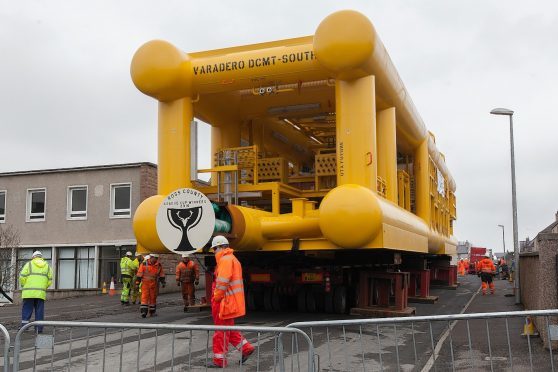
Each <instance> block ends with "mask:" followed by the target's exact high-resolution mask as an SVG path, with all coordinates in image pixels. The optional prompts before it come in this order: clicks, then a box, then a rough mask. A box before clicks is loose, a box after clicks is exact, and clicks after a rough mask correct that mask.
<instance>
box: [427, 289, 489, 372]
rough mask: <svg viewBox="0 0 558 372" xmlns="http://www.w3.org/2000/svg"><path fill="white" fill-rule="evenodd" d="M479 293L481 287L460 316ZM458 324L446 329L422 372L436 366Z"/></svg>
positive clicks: (454, 322)
mask: <svg viewBox="0 0 558 372" xmlns="http://www.w3.org/2000/svg"><path fill="white" fill-rule="evenodd" d="M479 293H480V287H479V289H477V291H476V292H475V293H474V294H473V295H472V296H471V298H470V299H469V302H467V303H466V304H465V306H464V307H463V309H462V310H461V312H460V313H459V314H463V313H464V312H465V311H467V309H468V308H469V305H471V302H473V300H474V299H475V297H476V296H477V295H478V294H479ZM456 324H457V320H454V321H453V322H452V323H451V324H450V326H449V328H448V329H446V331H445V332H444V334H443V335H442V337H440V340H438V342H437V343H436V347H435V348H434V353H433V354H432V355H431V356H430V358H429V359H428V361H427V362H426V364H425V365H424V367H423V368H422V369H421V371H420V372H429V371H430V370H431V369H432V367H433V366H434V362H436V359H437V358H438V357H439V356H440V350H441V349H442V346H443V345H444V342H445V341H446V338H448V336H449V334H450V332H451V331H452V329H453V327H455V325H456ZM434 355H436V358H434Z"/></svg>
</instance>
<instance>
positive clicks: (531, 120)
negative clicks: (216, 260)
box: [0, 0, 558, 251]
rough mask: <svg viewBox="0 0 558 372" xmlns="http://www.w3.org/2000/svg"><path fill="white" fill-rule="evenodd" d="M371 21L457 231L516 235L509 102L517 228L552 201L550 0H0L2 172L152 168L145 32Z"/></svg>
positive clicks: (292, 32) (188, 39)
mask: <svg viewBox="0 0 558 372" xmlns="http://www.w3.org/2000/svg"><path fill="white" fill-rule="evenodd" d="M340 9H354V10H358V11H360V12H362V13H364V14H365V15H367V16H368V17H369V18H370V19H371V21H372V23H373V24H374V25H375V27H376V30H377V32H378V34H379V35H380V38H381V39H382V41H383V43H384V44H385V46H386V48H387V50H388V52H389V54H390V55H391V57H392V59H393V61H394V64H395V66H396V68H397V69H398V71H399V73H400V75H401V77H402V79H403V81H404V83H405V85H406V87H407V90H408V91H409V93H410V94H411V97H412V98H413V100H414V102H415V104H416V106H417V108H418V111H419V113H420V114H421V116H422V118H423V119H424V122H425V123H426V125H427V127H428V128H429V130H431V131H432V132H434V134H435V135H436V139H437V145H438V147H439V149H440V150H441V151H442V152H444V153H445V155H446V161H447V164H448V167H449V169H450V171H451V172H452V174H453V176H454V178H455V180H456V183H457V201H458V221H457V224H456V237H457V238H458V239H459V240H465V239H468V240H469V241H472V242H473V243H475V244H476V245H479V246H487V247H489V248H494V249H496V250H497V251H501V250H502V240H501V230H500V229H499V228H498V226H497V225H498V224H503V225H505V226H506V246H507V247H508V248H510V247H512V246H513V243H512V223H511V221H512V218H511V216H512V213H511V184H510V154H509V126H508V121H507V118H506V117H498V116H491V115H489V114H488V113H489V111H490V110H491V109H492V108H494V107H507V108H510V109H512V110H514V111H516V114H515V116H514V122H515V127H514V129H515V139H516V141H515V145H516V148H515V149H516V160H517V164H516V169H517V194H518V209H519V236H520V238H521V239H524V238H525V237H526V236H530V237H533V236H534V235H536V233H537V232H538V231H540V230H541V229H542V228H544V227H545V226H547V225H548V224H550V223H551V222H552V221H553V219H554V213H555V212H556V210H557V209H558V192H557V186H558V185H557V183H558V161H557V159H558V146H557V145H556V142H557V139H558V125H557V124H558V120H557V119H556V113H553V109H554V108H555V107H556V105H557V104H558V90H557V84H558V62H557V61H558V47H557V46H556V45H557V43H556V40H558V1H555V0H545V1H537V2H526V1H517V0H513V1H512V0H506V1H487V0H469V1H448V0H436V1H434V0H421V1H410V0H409V1H397V0H389V1H388V0H384V1H371V0H368V1H343V2H340V1H323V0H322V1H275V2H271V1H240V0H237V1H209V0H204V1H185V0H173V1H168V0H167V1H139V0H134V1H101V0H96V1H82V0H72V1H70V0H66V1H56V0H50V1H27V0H12V1H8V0H0V172H7V171H16V170H29V169H42V168H59V167H73V166H84V165H98V164H110V163H125V162H139V161H150V162H154V163H156V161H157V157H156V151H157V150H156V142H157V141H156V133H157V125H156V122H157V105H156V102H155V101H154V100H152V99H151V98H149V97H146V96H144V95H142V94H141V93H140V92H139V91H138V90H136V88H135V87H134V85H133V84H132V81H131V79H130V74H129V67H130V61H131V58H132V56H133V54H134V52H135V51H136V50H137V48H138V47H139V46H140V45H142V44H143V43H144V42H146V41H148V40H151V39H165V40H168V41H170V42H171V43H173V44H174V45H176V46H178V47H179V48H181V49H183V50H184V51H186V52H193V51H199V50H207V49H215V48H221V47H226V46H234V45H242V44H249V43H256V42H262V41H269V40H276V39H284V38H291V37H298V36H304V35H311V34H313V33H314V31H315V29H316V27H317V26H318V24H319V23H320V21H321V20H322V19H323V18H324V17H325V16H327V15H328V14H330V13H331V12H334V11H336V10H340Z"/></svg>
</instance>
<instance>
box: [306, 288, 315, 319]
mask: <svg viewBox="0 0 558 372" xmlns="http://www.w3.org/2000/svg"><path fill="white" fill-rule="evenodd" d="M306 311H308V312H309V313H315V312H316V296H314V292H312V291H311V290H309V289H307V290H306Z"/></svg>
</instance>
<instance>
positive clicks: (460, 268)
mask: <svg viewBox="0 0 558 372" xmlns="http://www.w3.org/2000/svg"><path fill="white" fill-rule="evenodd" d="M457 272H458V274H459V275H461V276H463V275H465V265H464V264H463V259H460V260H459V262H457Z"/></svg>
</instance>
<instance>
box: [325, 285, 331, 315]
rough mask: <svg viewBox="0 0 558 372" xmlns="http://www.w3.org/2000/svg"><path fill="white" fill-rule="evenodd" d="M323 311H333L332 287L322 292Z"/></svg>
mask: <svg viewBox="0 0 558 372" xmlns="http://www.w3.org/2000/svg"><path fill="white" fill-rule="evenodd" d="M324 311H325V312H326V313H333V288H332V289H331V291H329V292H326V293H325V294H324Z"/></svg>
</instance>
